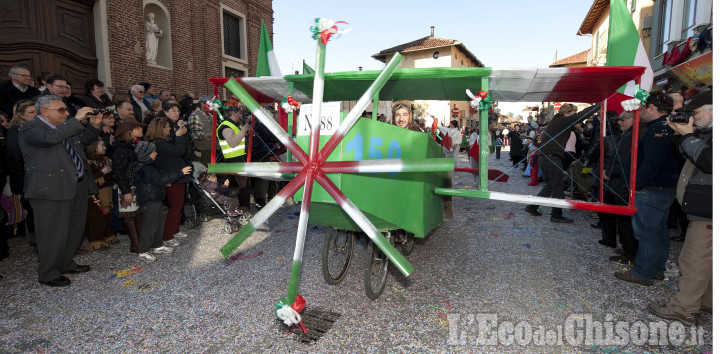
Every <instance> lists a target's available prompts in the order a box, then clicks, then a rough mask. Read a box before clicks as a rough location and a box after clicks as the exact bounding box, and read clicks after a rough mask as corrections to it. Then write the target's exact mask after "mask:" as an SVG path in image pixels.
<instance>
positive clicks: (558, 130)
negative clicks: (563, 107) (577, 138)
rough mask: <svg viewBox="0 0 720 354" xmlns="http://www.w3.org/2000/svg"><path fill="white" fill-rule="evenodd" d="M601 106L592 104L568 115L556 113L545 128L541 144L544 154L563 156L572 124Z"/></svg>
mask: <svg viewBox="0 0 720 354" xmlns="http://www.w3.org/2000/svg"><path fill="white" fill-rule="evenodd" d="M599 108H600V106H599V105H594V106H590V107H588V108H585V109H583V110H582V111H580V112H578V113H576V114H573V115H571V116H567V117H565V116H563V115H560V114H556V115H555V117H553V119H552V120H550V123H548V124H547V126H545V130H543V136H542V145H541V146H540V151H541V152H542V154H543V155H546V156H549V155H555V156H559V157H562V156H563V155H564V154H565V145H566V144H567V141H568V139H569V138H570V133H571V132H572V130H573V128H572V126H573V125H575V123H577V122H579V121H581V120H582V119H583V118H584V117H585V116H587V115H589V114H592V113H593V112H595V111H597V110H598V109H599Z"/></svg>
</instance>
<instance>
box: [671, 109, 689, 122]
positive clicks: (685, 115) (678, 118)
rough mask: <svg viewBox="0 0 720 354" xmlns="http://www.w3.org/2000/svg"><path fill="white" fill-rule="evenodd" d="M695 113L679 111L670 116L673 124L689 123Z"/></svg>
mask: <svg viewBox="0 0 720 354" xmlns="http://www.w3.org/2000/svg"><path fill="white" fill-rule="evenodd" d="M692 113H693V112H685V111H679V112H675V113H673V114H671V115H670V117H669V120H670V121H671V122H673V123H687V122H689V121H690V117H692Z"/></svg>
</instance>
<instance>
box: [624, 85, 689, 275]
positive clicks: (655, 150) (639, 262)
mask: <svg viewBox="0 0 720 354" xmlns="http://www.w3.org/2000/svg"><path fill="white" fill-rule="evenodd" d="M646 102H647V103H646V104H645V107H641V108H640V120H641V121H642V122H644V123H646V124H647V130H646V131H645V132H644V133H643V134H642V136H640V137H639V139H638V145H637V147H638V149H637V172H636V179H635V208H636V209H637V210H636V211H635V214H634V215H633V216H632V227H633V234H634V235H635V238H636V239H637V240H638V250H637V253H636V255H635V264H634V265H633V267H632V269H631V270H630V271H629V272H622V271H618V272H615V277H616V278H618V279H621V280H624V281H627V282H631V283H635V284H640V285H646V286H647V285H652V284H653V281H654V280H655V278H656V277H657V278H658V279H662V277H664V273H665V263H666V262H667V260H668V256H669V253H670V235H669V234H668V229H667V218H668V211H669V210H670V206H671V205H672V203H673V200H675V189H676V187H677V183H678V177H679V176H680V169H681V166H680V161H678V160H677V158H676V157H675V156H674V155H673V153H672V152H671V150H670V137H671V136H672V129H670V128H669V127H668V126H667V121H666V118H667V116H668V115H669V114H670V112H672V110H673V100H672V98H670V97H669V96H668V95H666V94H664V93H662V92H653V93H651V94H650V97H648V98H647V101H646ZM627 163H629V161H628V162H627ZM626 170H630V169H629V168H626Z"/></svg>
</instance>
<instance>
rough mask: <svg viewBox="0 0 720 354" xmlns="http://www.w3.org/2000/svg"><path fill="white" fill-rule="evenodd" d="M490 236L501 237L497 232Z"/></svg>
mask: <svg viewBox="0 0 720 354" xmlns="http://www.w3.org/2000/svg"><path fill="white" fill-rule="evenodd" d="M490 235H492V236H495V237H498V236H500V235H499V234H498V233H497V232H493V233H491V234H490Z"/></svg>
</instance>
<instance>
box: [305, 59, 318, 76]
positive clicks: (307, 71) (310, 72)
mask: <svg viewBox="0 0 720 354" xmlns="http://www.w3.org/2000/svg"><path fill="white" fill-rule="evenodd" d="M303 75H315V70H313V68H311V67H310V65H307V64H305V59H303Z"/></svg>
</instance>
